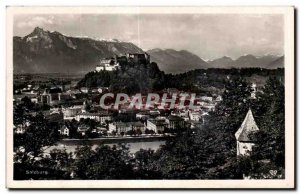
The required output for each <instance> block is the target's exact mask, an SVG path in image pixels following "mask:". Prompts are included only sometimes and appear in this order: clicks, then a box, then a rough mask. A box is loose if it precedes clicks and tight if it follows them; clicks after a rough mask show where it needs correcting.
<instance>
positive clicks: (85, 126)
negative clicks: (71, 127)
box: [77, 124, 90, 136]
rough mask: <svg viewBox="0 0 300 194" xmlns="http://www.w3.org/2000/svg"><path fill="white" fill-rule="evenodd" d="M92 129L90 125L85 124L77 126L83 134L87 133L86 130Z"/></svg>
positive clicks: (78, 130)
mask: <svg viewBox="0 0 300 194" xmlns="http://www.w3.org/2000/svg"><path fill="white" fill-rule="evenodd" d="M89 130H90V127H89V126H88V125H85V124H81V125H79V126H78V128H77V132H78V133H80V134H81V135H82V136H85V135H86V132H87V131H89Z"/></svg>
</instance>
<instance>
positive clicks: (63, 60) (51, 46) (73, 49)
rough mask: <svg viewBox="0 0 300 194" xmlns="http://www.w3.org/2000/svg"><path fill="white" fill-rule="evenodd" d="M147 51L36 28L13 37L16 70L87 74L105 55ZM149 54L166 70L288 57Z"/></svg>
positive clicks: (272, 63) (258, 63)
mask: <svg viewBox="0 0 300 194" xmlns="http://www.w3.org/2000/svg"><path fill="white" fill-rule="evenodd" d="M143 52H144V51H143V50H142V49H141V48H139V47H138V46H136V45H134V44H133V43H130V42H122V41H118V40H116V39H112V40H102V39H92V38H88V37H71V36H67V35H64V34H61V33H59V32H56V31H54V32H50V31H47V30H44V29H42V28H39V27H36V28H35V29H34V30H33V32H31V33H30V34H28V35H26V36H24V37H18V36H14V37H13V63H14V67H13V68H14V73H57V72H58V73H86V72H89V71H92V70H94V69H95V67H96V65H97V64H98V63H99V59H101V58H106V57H112V56H115V55H124V54H126V53H143ZM147 53H149V54H150V56H151V57H150V59H151V61H152V62H156V63H157V64H158V67H159V68H160V69H161V70H162V71H165V72H166V73H182V72H186V71H189V70H193V69H207V68H232V67H235V68H243V67H261V68H268V69H274V68H278V67H284V56H280V57H278V56H274V55H265V56H262V57H256V56H253V55H244V56H241V57H239V58H237V59H236V60H233V59H231V58H230V57H227V56H224V57H221V58H218V59H215V60H211V61H205V60H203V59H201V58H200V57H199V56H197V55H195V54H193V53H191V52H189V51H186V50H180V51H176V50H173V49H165V50H163V49H158V48H157V49H151V50H148V51H147Z"/></svg>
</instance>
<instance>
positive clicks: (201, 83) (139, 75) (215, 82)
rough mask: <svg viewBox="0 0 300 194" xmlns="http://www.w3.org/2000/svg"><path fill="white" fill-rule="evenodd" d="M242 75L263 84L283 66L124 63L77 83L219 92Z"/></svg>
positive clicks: (118, 88) (279, 73)
mask: <svg viewBox="0 0 300 194" xmlns="http://www.w3.org/2000/svg"><path fill="white" fill-rule="evenodd" d="M232 76H236V77H239V76H241V77H243V78H244V79H245V80H246V81H247V82H249V83H255V84H257V86H258V87H260V86H263V85H264V84H265V82H266V80H267V79H268V77H283V76H284V69H282V68H278V69H261V68H244V69H197V70H192V71H189V72H186V73H181V74H176V75H174V74H165V73H164V72H163V71H160V70H159V68H158V66H157V64H156V63H151V64H148V65H142V66H140V65H127V66H123V67H122V68H121V69H119V70H117V71H114V72H109V71H101V72H90V73H88V74H86V75H85V77H84V78H83V79H82V80H81V81H80V82H79V83H78V87H88V88H93V87H103V86H104V87H109V88H110V90H111V91H114V92H127V93H135V92H149V91H158V90H161V89H163V88H177V89H179V90H184V91H187V92H188V91H190V92H196V93H204V94H213V93H215V94H220V93H222V90H223V88H224V84H225V82H226V80H227V79H228V78H229V77H232Z"/></svg>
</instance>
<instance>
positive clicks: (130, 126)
mask: <svg viewBox="0 0 300 194" xmlns="http://www.w3.org/2000/svg"><path fill="white" fill-rule="evenodd" d="M129 131H132V132H135V133H144V132H145V125H144V124H143V123H142V122H140V121H137V122H113V123H110V124H109V126H108V132H109V133H111V134H112V133H115V134H117V135H124V134H126V133H127V132H129Z"/></svg>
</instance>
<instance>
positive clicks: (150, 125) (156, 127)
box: [147, 119, 168, 133]
mask: <svg viewBox="0 0 300 194" xmlns="http://www.w3.org/2000/svg"><path fill="white" fill-rule="evenodd" d="M167 126H168V123H167V122H166V121H165V120H160V119H149V120H147V129H148V130H152V131H154V132H155V133H163V132H164V130H165V128H166V127H167Z"/></svg>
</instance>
